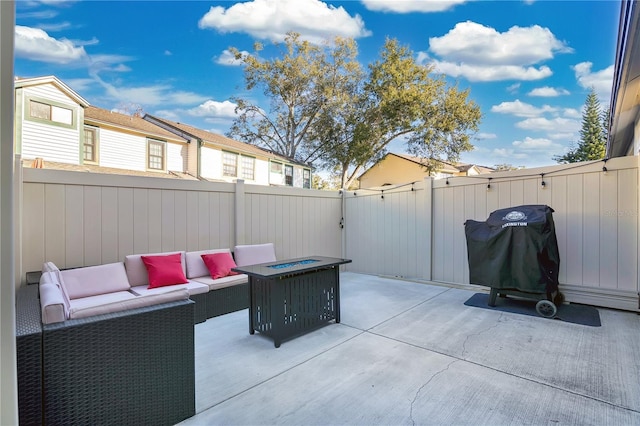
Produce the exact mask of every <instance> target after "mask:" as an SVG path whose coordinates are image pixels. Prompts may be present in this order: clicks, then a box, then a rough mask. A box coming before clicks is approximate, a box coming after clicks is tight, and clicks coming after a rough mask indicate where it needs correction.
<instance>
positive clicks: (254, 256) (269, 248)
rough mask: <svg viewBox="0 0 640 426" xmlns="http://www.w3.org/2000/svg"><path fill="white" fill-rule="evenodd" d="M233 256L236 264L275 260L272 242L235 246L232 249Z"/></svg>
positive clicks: (244, 264)
mask: <svg viewBox="0 0 640 426" xmlns="http://www.w3.org/2000/svg"><path fill="white" fill-rule="evenodd" d="M233 256H234V258H235V261H236V265H238V266H247V265H255V264H256V263H266V262H275V261H276V260H277V259H276V250H275V248H274V246H273V243H266V244H251V245H241V246H236V247H235V248H234V249H233Z"/></svg>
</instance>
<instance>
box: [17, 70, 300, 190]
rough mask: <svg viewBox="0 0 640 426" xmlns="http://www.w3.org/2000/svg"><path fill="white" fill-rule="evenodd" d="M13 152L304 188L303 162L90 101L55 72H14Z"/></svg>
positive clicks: (90, 167)
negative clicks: (32, 74) (17, 75)
mask: <svg viewBox="0 0 640 426" xmlns="http://www.w3.org/2000/svg"><path fill="white" fill-rule="evenodd" d="M14 85H15V108H16V109H15V123H16V124H15V152H16V154H20V155H21V156H22V159H23V163H24V164H25V166H35V167H43V166H44V167H47V168H57V169H66V170H74V171H91V172H96V173H119V174H128V175H141V176H153V177H171V178H183V179H206V180H215V181H227V182H233V181H235V180H237V179H243V180H245V181H246V182H247V183H251V184H256V185H279V186H292V187H298V188H311V167H310V166H308V165H306V164H300V163H298V162H295V161H292V160H290V159H288V158H286V157H284V156H280V155H277V154H273V153H270V152H268V151H266V150H263V149H261V148H259V147H256V146H254V145H250V144H246V143H243V142H239V141H236V140H233V139H230V138H227V137H224V136H222V135H219V134H215V133H212V132H207V131H205V130H202V129H198V128H196V127H193V126H189V125H186V124H182V123H176V122H173V121H170V120H166V119H163V118H160V117H154V116H151V115H148V114H147V115H145V116H144V117H139V116H135V115H133V116H131V115H127V114H120V113H117V112H113V111H109V110H106V109H102V108H97V107H95V106H92V105H90V104H89V102H87V101H86V100H85V99H84V98H82V96H80V95H79V94H77V93H76V92H75V91H73V90H72V89H71V88H70V87H69V86H67V85H66V84H65V83H63V82H62V81H61V80H59V79H58V78H57V77H55V76H46V77H37V78H17V79H16V80H15V82H14Z"/></svg>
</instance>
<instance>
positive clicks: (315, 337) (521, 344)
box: [181, 273, 640, 425]
mask: <svg viewBox="0 0 640 426" xmlns="http://www.w3.org/2000/svg"><path fill="white" fill-rule="evenodd" d="M476 291H477V290H476V289H472V288H471V287H469V288H451V287H443V286H436V285H427V284H420V283H414V282H408V281H400V280H392V279H385V278H379V277H375V276H369V275H360V274H355V273H342V274H341V304H342V308H341V316H342V317H341V323H340V324H330V325H327V326H325V327H323V328H320V329H318V330H316V331H313V332H311V333H308V334H305V335H303V336H300V337H297V338H294V339H292V340H289V341H285V342H284V343H283V344H282V346H281V347H280V348H278V349H276V348H274V346H273V341H272V340H271V339H269V338H266V337H264V336H260V334H259V333H256V334H255V335H250V334H249V331H248V318H247V315H248V314H247V310H242V311H239V312H235V313H232V314H227V315H223V316H221V317H216V318H212V319H209V320H207V321H206V322H205V323H202V324H198V325H196V326H195V337H196V366H195V369H196V413H197V414H196V415H195V416H194V417H192V418H190V419H187V420H185V421H184V422H182V423H181V424H184V425H202V424H234V425H235V424H243V425H244V424H252V425H256V424H296V425H299V424H305V425H310V424H323V425H325V424H331V425H338V424H349V425H353V424H367V425H371V424H394V425H395V424H456V425H458V424H474V425H477V424H491V425H498V424H549V423H560V424H581V425H586V424H593V425H602V424H629V425H630V424H640V381H639V380H638V377H640V358H638V353H640V332H639V331H640V316H639V315H637V314H635V313H631V312H622V311H615V310H609V309H602V308H599V311H600V317H601V321H602V326H601V327H589V326H582V325H576V324H570V323H565V322H561V321H558V320H550V319H545V318H542V317H533V316H524V315H518V314H511V313H501V312H495V311H491V310H487V309H479V308H474V307H468V306H465V305H464V302H465V301H466V300H467V299H468V298H469V297H470V296H472V295H473V294H474V292H476Z"/></svg>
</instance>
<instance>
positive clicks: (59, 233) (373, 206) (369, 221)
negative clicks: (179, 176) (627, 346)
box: [16, 157, 640, 310]
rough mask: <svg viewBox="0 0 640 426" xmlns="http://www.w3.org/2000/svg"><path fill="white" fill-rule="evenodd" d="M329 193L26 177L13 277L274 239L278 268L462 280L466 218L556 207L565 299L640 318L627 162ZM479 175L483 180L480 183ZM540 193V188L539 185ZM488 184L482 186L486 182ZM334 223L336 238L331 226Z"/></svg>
mask: <svg viewBox="0 0 640 426" xmlns="http://www.w3.org/2000/svg"><path fill="white" fill-rule="evenodd" d="M603 165H605V163H603V162H594V163H581V164H574V165H559V166H553V167H546V168H541V169H528V170H527V169H525V170H519V171H515V172H508V173H495V174H491V175H486V176H481V177H477V176H476V177H468V178H460V177H456V178H450V179H449V182H448V183H447V181H446V180H435V181H434V180H432V179H425V180H424V181H422V182H416V183H414V184H407V185H404V186H401V187H395V188H388V189H385V190H384V192H383V191H379V190H376V191H369V190H357V191H348V192H345V193H343V194H342V195H341V194H339V193H337V192H328V191H314V190H303V189H295V188H281V187H277V188H276V187H266V186H257V185H246V184H243V183H238V184H231V183H210V182H194V181H177V180H172V179H151V178H139V177H136V178H132V177H129V176H117V175H95V174H84V173H83V174H79V173H77V172H64V171H55V170H38V169H24V170H23V173H22V175H21V176H22V185H18V188H22V190H21V191H19V194H18V199H19V201H18V205H20V206H21V208H20V212H19V213H18V214H17V215H16V222H17V223H16V225H17V227H18V235H17V238H16V246H17V247H16V253H17V254H18V255H17V262H16V264H17V267H16V274H17V281H18V282H19V281H20V280H24V274H25V272H27V271H32V270H39V269H40V268H41V265H42V262H43V261H45V260H50V261H53V262H55V263H56V264H58V265H59V266H60V267H74V266H84V265H94V264H99V263H108V262H117V261H121V260H122V259H123V258H124V256H125V255H127V254H131V253H151V252H162V251H169V250H200V249H206V248H218V247H233V246H234V245H236V244H250V243H262V242H273V243H274V244H275V246H276V254H277V256H278V258H282V259H285V258H292V257H300V256H308V255H313V254H316V255H327V256H336V257H346V258H349V259H352V260H353V263H351V264H348V265H347V269H348V270H350V271H354V272H361V273H365V274H375V275H385V276H397V277H403V278H407V279H417V280H423V281H437V282H443V283H452V284H468V283H469V270H468V264H467V252H466V240H465V236H464V222H465V221H466V220H467V219H474V220H485V219H486V218H487V217H488V215H489V214H490V213H491V212H492V211H494V210H496V209H500V208H505V207H511V206H517V205H522V204H547V205H549V206H551V207H552V208H553V209H554V210H555V213H554V221H555V224H556V235H557V238H558V246H559V249H560V283H561V289H562V291H563V292H564V293H565V295H566V296H567V299H568V300H570V301H574V302H582V303H589V304H593V305H598V306H607V307H614V308H620V309H627V310H638V290H639V286H638V282H639V274H638V254H639V251H638V241H639V232H640V228H639V226H638V209H639V208H638V202H639V197H638V190H639V185H638V179H639V176H638V157H623V158H617V159H612V160H609V161H607V162H606V168H607V172H606V173H605V172H604V171H603ZM489 177H490V178H491V179H490V180H489ZM543 181H544V182H545V185H544V186H543V185H542V182H543ZM489 185H490V188H488V186H489ZM341 223H342V224H343V225H344V229H342V228H341V226H340V225H341Z"/></svg>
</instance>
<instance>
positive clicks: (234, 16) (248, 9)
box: [198, 0, 371, 43]
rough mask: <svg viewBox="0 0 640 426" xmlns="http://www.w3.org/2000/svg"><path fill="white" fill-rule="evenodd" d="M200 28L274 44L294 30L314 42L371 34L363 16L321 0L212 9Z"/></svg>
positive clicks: (257, 1)
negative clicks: (245, 35)
mask: <svg viewBox="0 0 640 426" xmlns="http://www.w3.org/2000/svg"><path fill="white" fill-rule="evenodd" d="M198 26H199V27H200V28H211V29H215V30H217V31H218V32H220V33H232V32H237V33H238V32H239V33H247V34H250V35H251V36H253V37H256V38H259V39H268V40H272V41H282V40H284V38H285V36H286V34H287V33H288V32H291V31H295V32H298V33H300V34H301V37H302V38H303V39H304V40H308V41H310V42H312V43H321V42H323V41H325V40H327V39H332V38H334V37H335V36H343V37H352V38H359V37H366V36H368V35H370V34H371V33H370V31H368V30H367V29H366V28H365V25H364V21H363V20H362V18H361V17H360V15H355V16H351V15H349V14H348V13H347V11H346V10H345V9H344V8H343V7H342V6H340V7H335V6H332V5H328V4H327V3H324V2H322V1H320V0H253V1H248V2H244V3H236V4H234V5H233V6H230V7H229V8H227V9H225V8H224V7H222V6H212V7H211V9H209V11H208V12H207V13H206V14H205V15H204V16H203V17H202V18H201V19H200V21H199V22H198Z"/></svg>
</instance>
